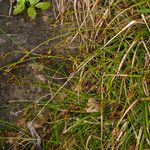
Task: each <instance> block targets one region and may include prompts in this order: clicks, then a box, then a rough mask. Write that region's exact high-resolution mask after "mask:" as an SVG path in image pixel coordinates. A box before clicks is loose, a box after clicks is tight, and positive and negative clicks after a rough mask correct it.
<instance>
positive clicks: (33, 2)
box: [29, 0, 40, 6]
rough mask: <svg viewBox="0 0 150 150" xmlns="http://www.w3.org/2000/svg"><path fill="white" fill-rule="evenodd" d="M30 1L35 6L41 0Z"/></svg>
mask: <svg viewBox="0 0 150 150" xmlns="http://www.w3.org/2000/svg"><path fill="white" fill-rule="evenodd" d="M29 1H30V5H31V6H33V5H35V4H37V3H38V2H39V1H40V0H29Z"/></svg>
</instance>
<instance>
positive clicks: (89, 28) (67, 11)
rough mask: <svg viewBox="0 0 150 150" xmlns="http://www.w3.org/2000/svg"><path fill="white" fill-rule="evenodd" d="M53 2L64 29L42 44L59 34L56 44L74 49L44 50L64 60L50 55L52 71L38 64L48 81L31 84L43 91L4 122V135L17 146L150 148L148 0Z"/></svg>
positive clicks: (89, 149) (77, 149)
mask: <svg viewBox="0 0 150 150" xmlns="http://www.w3.org/2000/svg"><path fill="white" fill-rule="evenodd" d="M20 2H21V1H20ZM30 2H33V1H30ZM38 2H39V1H36V3H30V4H31V7H29V8H28V15H29V16H30V17H33V16H35V13H34V15H33V14H32V13H31V12H30V11H32V10H31V9H34V7H33V6H35V7H37V6H38V8H40V7H41V8H42V7H43V6H40V3H38ZM55 2H56V6H57V7H56V6H55V5H54V6H53V9H54V10H55V13H57V21H56V25H60V24H61V25H62V30H63V33H64V34H63V33H61V35H59V36H58V37H54V38H51V39H48V40H47V41H45V42H44V43H42V44H46V43H48V42H50V41H53V40H54V39H57V38H58V39H59V38H61V39H62V40H61V42H60V43H59V44H57V45H56V46H55V49H56V50H57V49H64V50H65V51H73V50H75V54H69V55H68V54H67V55H65V56H60V55H58V56H57V55H56V56H55V57H51V56H50V54H47V56H46V59H53V60H54V61H55V60H57V59H60V58H61V59H62V60H63V61H61V62H57V61H56V64H57V66H59V67H58V69H57V70H56V69H55V67H54V68H52V66H51V65H50V66H46V65H44V64H42V67H41V70H42V73H43V74H44V76H45V77H46V80H47V81H46V82H45V81H44V82H42V81H40V82H39V81H35V82H34V83H33V84H34V85H35V86H37V87H40V88H42V89H43V90H46V91H49V94H47V95H45V96H44V97H40V98H39V99H38V100H35V101H33V102H31V103H30V104H25V105H26V108H25V109H24V110H23V113H22V116H20V119H18V122H19V123H18V122H17V123H16V124H12V125H11V124H8V123H3V125H4V126H5V127H6V128H9V130H10V132H9V134H8V133H5V134H3V135H2V136H1V137H2V139H3V142H4V141H7V142H8V143H10V144H12V143H13V146H14V147H15V148H20V149H34V147H35V146H36V147H41V149H42V150H50V149H51V150H69V149H70V150H127V149H130V150H132V149H133V150H144V149H145V150H146V149H149V148H150V119H149V118H150V13H149V10H150V9H149V8H150V1H149V0H142V1H141V0H130V1H129V0H119V1H114V0H105V1H101V0H93V1H92V0H86V1H83V0H74V1H69V0H66V1H61V2H60V1H58V0H55ZM37 3H38V4H37ZM41 3H42V2H41ZM18 4H20V3H18ZM20 6H21V5H20ZM58 6H59V7H58ZM44 8H45V7H44ZM19 9H20V10H21V11H22V9H23V8H22V7H20V8H19ZM16 11H17V12H18V13H20V12H21V11H20V12H19V11H18V10H17V7H16ZM14 13H15V14H16V12H14ZM31 14H32V15H31ZM33 18H34V17H33ZM66 33H67V34H66ZM74 45H75V46H74ZM35 49H36V48H35ZM35 49H33V50H32V51H31V53H33V52H34V50H35ZM31 53H27V55H30V54H31ZM33 57H34V55H33ZM37 57H40V56H37ZM16 65H19V63H16ZM64 66H65V67H66V68H67V72H66V71H64ZM13 67H14V66H13ZM11 69H13V68H11ZM51 74H53V75H54V76H53V78H52V75H51ZM55 75H56V76H58V78H59V79H58V78H56V76H55ZM61 79H63V81H65V82H63V83H60V82H57V81H56V80H61ZM20 103H23V104H22V105H24V102H20ZM3 142H2V143H3Z"/></svg>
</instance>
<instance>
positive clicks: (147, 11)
mask: <svg viewBox="0 0 150 150" xmlns="http://www.w3.org/2000/svg"><path fill="white" fill-rule="evenodd" d="M139 12H140V13H143V14H148V13H150V8H143V9H140V10H139Z"/></svg>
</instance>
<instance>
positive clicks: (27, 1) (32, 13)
mask: <svg viewBox="0 0 150 150" xmlns="http://www.w3.org/2000/svg"><path fill="white" fill-rule="evenodd" d="M26 5H27V6H28V8H27V13H28V16H29V17H31V18H32V19H35V17H36V14H37V11H36V8H38V9H43V10H45V9H48V8H49V7H50V2H40V0H17V3H16V5H15V6H14V10H13V14H15V15H16V14H19V13H21V12H22V11H23V10H24V9H25V8H26Z"/></svg>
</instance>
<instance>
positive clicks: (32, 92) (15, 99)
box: [0, 0, 66, 121]
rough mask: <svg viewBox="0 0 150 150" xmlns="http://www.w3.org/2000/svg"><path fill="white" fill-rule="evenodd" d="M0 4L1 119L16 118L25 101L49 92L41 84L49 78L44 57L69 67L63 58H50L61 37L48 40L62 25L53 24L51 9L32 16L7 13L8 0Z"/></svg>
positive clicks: (59, 65)
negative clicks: (33, 18)
mask: <svg viewBox="0 0 150 150" xmlns="http://www.w3.org/2000/svg"><path fill="white" fill-rule="evenodd" d="M0 8H1V9H0V119H3V120H6V121H13V120H14V119H15V118H16V117H17V116H18V115H19V111H20V110H21V109H22V108H23V107H24V105H25V103H26V102H27V103H30V102H33V101H34V100H37V99H39V98H40V97H42V96H44V95H46V94H47V93H48V92H49V90H47V89H46V90H44V88H41V87H40V86H38V85H44V84H46V82H47V81H46V80H47V79H46V78H45V77H44V76H43V74H44V73H43V69H40V65H41V62H42V63H43V60H44V63H45V64H46V65H47V66H53V68H55V70H58V69H59V70H61V69H62V71H64V70H65V69H66V68H65V66H64V65H63V62H62V60H60V59H58V60H57V62H56V61H55V60H51V59H50V58H47V56H48V55H55V54H56V53H57V52H56V51H55V50H54V49H55V46H56V45H57V43H58V42H59V39H57V40H56V41H51V42H45V41H47V40H49V39H51V38H53V37H56V36H55V35H56V33H58V31H59V27H57V28H54V27H52V24H53V22H54V20H55V19H54V17H53V12H52V11H51V10H48V11H45V12H38V16H37V18H36V19H35V20H31V19H30V18H29V17H28V16H27V14H26V13H23V14H19V15H17V16H13V17H12V16H11V17H10V16H8V12H9V8H10V7H9V0H8V1H6V0H5V1H3V0H2V1H0ZM43 42H44V44H42V45H41V46H38V45H40V44H41V43H43ZM36 46H38V47H37V48H36V49H34V48H35V47H36ZM33 49H34V51H33ZM31 51H32V53H27V52H31ZM58 53H59V50H58ZM45 56H46V58H45ZM22 58H23V60H22ZM20 60H21V61H20ZM39 62H40V63H39ZM41 68H42V65H41ZM60 68H61V69H60ZM54 72H55V71H54ZM52 74H53V75H54V73H51V75H52ZM55 75H56V74H55ZM38 82H39V83H40V84H37V83H38ZM61 82H63V81H61ZM22 102H23V103H22ZM21 104H23V105H21Z"/></svg>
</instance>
